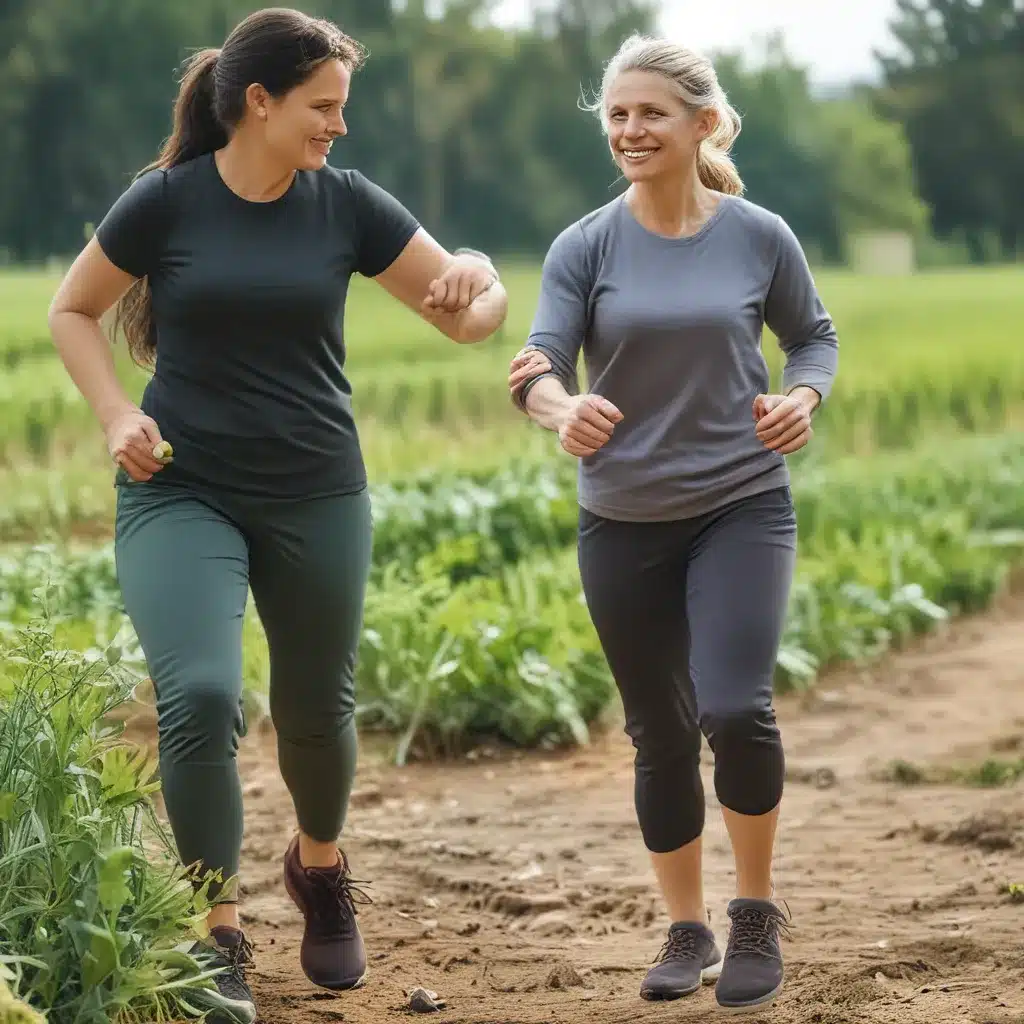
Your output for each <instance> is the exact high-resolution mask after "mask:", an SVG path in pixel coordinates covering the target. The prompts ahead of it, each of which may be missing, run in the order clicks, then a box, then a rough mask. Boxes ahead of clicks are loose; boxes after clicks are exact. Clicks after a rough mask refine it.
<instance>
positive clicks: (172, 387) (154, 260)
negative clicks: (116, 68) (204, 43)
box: [50, 9, 507, 1022]
mask: <svg viewBox="0 0 1024 1024" xmlns="http://www.w3.org/2000/svg"><path fill="white" fill-rule="evenodd" d="M362 59H363V52H362V50H361V48H360V47H359V45H358V44H357V43H355V42H354V41H353V40H351V39H350V38H348V37H347V36H345V35H344V34H342V32H341V31H340V30H339V29H338V28H336V27H335V26H334V25H331V24H330V23H328V22H325V21H321V20H317V19H313V18H311V17H308V16H307V15H304V14H301V13H299V12H297V11H291V10H283V9H271V10H264V11H259V12H257V13H255V14H253V15H250V16H249V17H248V18H246V19H245V21H243V22H242V23H241V24H240V25H239V26H238V27H237V28H236V29H235V30H234V31H233V32H232V33H231V35H230V36H229V37H228V39H227V41H226V42H225V44H224V47H223V48H222V49H221V50H206V51H203V52H201V53H199V54H197V55H196V56H195V57H194V58H193V59H192V60H191V62H190V64H189V66H188V69H187V73H186V74H185V76H184V79H183V81H182V84H181V91H180V95H179V97H178V100H177V103H176V107H175V112H174V131H173V134H172V136H171V138H170V139H169V140H168V141H167V143H166V144H165V146H164V148H163V151H162V153H161V155H160V158H159V160H158V161H157V162H156V163H155V164H153V165H152V166H151V167H149V168H147V169H146V170H145V171H144V172H143V173H142V174H141V175H140V176H139V177H138V178H137V179H136V180H135V181H134V182H133V184H132V185H131V186H130V187H129V188H128V189H127V191H126V192H125V193H124V194H123V195H122V196H121V197H120V198H119V199H118V200H117V202H116V203H115V204H114V205H113V207H112V208H111V209H110V211H109V212H108V214H107V215H106V217H105V218H104V220H103V221H102V223H101V224H100V225H99V227H98V229H97V231H96V234H95V237H94V238H93V239H92V240H91V241H90V242H89V243H88V245H87V246H86V247H85V249H84V250H83V252H82V253H81V254H80V255H79V257H78V258H77V259H76V261H75V263H74V265H73V266H72V267H71V269H70V270H69V272H68V274H67V277H66V278H65V279H64V281H63V283H62V284H61V286H60V289H59V291H58V292H57V295H56V296H55V298H54V300H53V304H52V307H51V312H50V326H51V330H52V333H53V336H54V340H55V342H56V346H57V348H58V350H59V352H60V356H61V358H62V359H63V361H64V364H65V366H66V367H67V370H68V372H69V374H70V375H71V377H72V378H73V380H74V382H75V384H76V385H77V386H78V388H79V390H80V391H81V393H82V395H83V396H84V397H85V399H86V400H87V402H88V403H89V405H90V406H91V408H92V409H93V411H94V413H95V414H96V416H97V418H98V419H99V421H100V423H101V424H102V427H103V430H104V433H105V435H106V439H107V444H108V447H109V451H110V454H111V456H112V458H113V459H114V461H115V462H116V463H117V465H118V467H119V469H118V471H117V481H118V485H119V486H118V501H117V516H116V531H115V533H116V556H117V570H118V578H119V582H120V586H121V589H122V593H123V597H124V602H125V606H126V609H127V612H128V615H129V616H130V618H131V621H132V623H133V625H134V627H135V630H136V632H137V634H138V636H139V639H140V642H141V644H142V647H143V650H144V652H145V655H146V659H147V663H148V666H149V671H150V675H151V677H152V679H153V683H154V687H155V690H156V694H157V701H158V712H159V721H160V725H159V751H160V767H161V774H162V779H163V791H164V797H165V801H166V807H167V813H168V817H169V819H170V822H171V826H172V829H173V832H174V835H175V840H176V843H177V846H178V850H179V853H180V856H181V858H182V861H183V863H185V864H187V865H195V866H196V867H197V868H198V869H199V873H200V874H205V873H206V872H208V871H214V872H219V873H220V879H221V883H223V884H222V885H221V886H219V887H216V888H214V890H213V895H214V897H215V899H216V900H217V901H218V902H217V904H216V906H215V907H214V908H213V912H212V913H211V915H210V919H209V923H210V926H211V936H212V940H211V942H212V950H211V953H212V955H213V956H214V958H215V960H216V962H218V963H219V964H220V965H221V966H222V967H224V968H225V970H224V971H223V972H222V973H221V975H220V976H219V977H218V979H217V984H218V986H219V992H220V997H219V1003H218V1005H217V1013H218V1014H219V1016H220V1017H225V1018H228V1019H235V1020H238V1021H243V1022H249V1021H252V1020H254V1019H255V1016H256V1010H255V1007H254V1004H253V999H252V994H251V991H250V988H249V986H248V982H247V980H246V972H245V968H246V967H247V966H248V965H249V964H250V963H251V960H252V958H251V947H250V945H249V943H248V942H247V940H246V938H245V936H244V935H243V933H242V931H241V929H240V926H239V918H238V908H237V903H236V898H237V890H236V888H235V884H234V882H235V879H236V877H237V872H238V862H239V853H240V847H241V840H242V824H243V816H242V800H241V790H240V786H239V778H238V772H237V768H236V761H235V752H236V746H237V737H238V735H239V734H240V732H241V731H242V729H243V723H242V722H241V720H240V713H239V700H240V694H241V685H242V677H241V639H242V621H243V615H244V610H245V605H246V599H247V595H248V590H249V589H250V587H251V589H252V592H253V596H254V599H255V602H256V607H257V609H258V611H259V613H260V617H261V620H262V622H263V625H264V627H265V630H266V635H267V640H268V644H269V651H270V665H271V683H270V686H271V693H270V702H271V708H272V713H273V720H274V725H275V727H276V731H277V737H278V751H279V762H280V767H281V772H282V775H283V778H284V780H285V782H286V783H287V785H288V788H289V790H290V792H291V795H292V798H293V801H294V805H295V810H296V815H297V819H298V834H297V835H296V836H295V838H294V839H293V841H292V843H291V845H290V846H289V848H288V850H287V853H286V854H285V857H284V876H285V884H286V886H287V889H288V891H289V893H290V894H291V896H292V898H293V899H294V900H295V902H296V904H297V906H298V907H299V909H300V910H301V912H302V914H303V915H304V917H305V921H306V926H305V933H304V936H303V941H302V949H301V963H302V967H303V969H304V971H305V973H306V975H307V976H308V978H309V979H310V980H311V981H312V982H314V983H315V984H317V985H320V986H322V987H324V988H328V989H332V990H342V989H348V988H352V987H354V986H356V985H359V984H360V983H361V982H362V980H363V978H364V976H365V971H366V955H365V951H364V948H363V941H362V938H361V936H360V933H359V929H358V927H357V925H356V921H355V907H354V903H353V897H352V882H351V879H350V875H349V864H348V860H347V858H346V857H345V856H344V854H340V855H339V849H338V846H337V840H338V837H339V835H340V834H341V830H342V826H343V824H344V821H345V814H346V808H347V804H348V798H349V793H350V789H351V785H352V778H353V773H354V769H355V763H356V729H355V723H354V719H353V712H354V706H355V699H354V693H353V667H354V662H355V656H356V650H357V641H358V634H359V630H360V626H361V618H362V607H363V593H364V588H365V583H366V578H367V572H368V566H369V559H370V543H371V522H370V505H369V498H368V494H367V487H366V484H367V481H366V473H365V468H364V464H363V459H362V456H361V452H360V445H359V440H358V436H357V431H356V427H355V424H354V422H353V418H352V406H351V389H350V387H349V382H348V380H347V378H346V375H345V373H344V353H345V349H344V343H343V336H342V323H343V313H344V306H345V298H346V292H347V288H348V283H349V279H350V277H351V276H352V274H353V273H359V274H362V275H364V276H366V277H370V278H373V279H374V280H376V281H377V282H379V283H380V284H381V285H382V286H383V287H384V288H385V289H386V290H387V291H388V292H390V293H391V295H393V296H395V297H396V298H397V299H399V300H400V301H402V302H403V303H405V304H406V305H407V306H409V307H410V308H412V309H414V310H416V311H418V312H420V313H421V314H422V315H423V316H424V317H425V318H426V319H428V320H429V321H430V322H431V323H433V324H434V325H435V326H436V327H437V328H438V329H439V330H440V331H442V332H443V333H444V334H446V335H447V336H449V337H450V338H452V339H453V340H454V341H456V342H460V343H472V342H478V341H481V340H483V339H484V338H487V337H488V336H490V335H491V334H492V333H493V332H494V331H495V330H496V329H497V328H498V327H499V326H500V325H501V323H502V321H503V320H504V317H505V312H506V306H507V299H506V295H505V292H504V290H503V288H502V287H501V285H500V283H499V282H498V280H497V275H496V273H495V271H494V269H493V267H492V265H491V264H490V261H489V260H488V259H487V258H486V257H483V256H481V255H480V254H477V253H473V252H471V251H466V252H460V253H457V254H456V255H455V256H452V255H450V254H449V253H448V252H446V251H445V250H444V249H443V248H442V247H441V246H439V245H438V244H437V243H436V242H435V241H434V240H433V239H432V238H430V236H429V235H427V234H426V232H425V231H423V230H422V228H420V226H419V225H418V223H417V221H416V220H415V219H414V218H413V217H412V215H411V214H410V213H409V212H408V211H407V210H406V209H405V208H404V207H403V206H402V205H401V204H400V203H399V202H398V201H396V200H395V199H394V198H392V196H390V195H389V194H388V193H386V192H385V191H383V190H382V189H381V188H379V187H377V186H376V185H374V184H372V183H371V182H370V181H368V180H367V179H366V178H365V177H363V176H362V175H361V174H359V173H357V172H355V171H342V170H337V169H335V168H333V167H331V166H329V165H328V164H327V154H328V152H329V151H330V148H331V145H332V143H333V142H334V140H335V139H337V138H339V137H340V136H342V135H344V134H345V131H346V128H345V122H344V114H343V112H344V107H345V103H346V100H347V99H348V94H349V86H350V81H351V77H352V74H353V72H354V71H355V70H356V69H357V67H358V66H359V65H360V63H361V61H362ZM115 303H116V305H117V321H118V322H119V324H120V326H121V328H122V329H123V333H124V334H125V336H126V338H127V341H128V345H129V348H130V351H131V353H132V356H133V357H134V358H135V359H136V361H138V362H140V363H143V364H155V372H154V374H153V376H152V378H151V380H150V381H149V383H148V385H147V387H146V390H145V394H144V397H143V399H142V402H141V408H140V407H136V406H135V405H134V404H133V403H132V402H131V401H130V400H129V399H128V397H127V396H126V395H125V393H124V391H123V390H122V388H121V386H120V384H119V383H118V379H117V377H116V375H115V372H114V362H113V358H112V355H111V351H110V348H109V345H108V342H107V340H106V338H105V337H104V334H103V332H102V330H101V328H100V325H99V319H100V317H101V316H102V315H103V313H104V312H105V311H106V310H107V309H108V308H109V307H111V306H113V305H115ZM157 357H158V358H157ZM164 441H166V442H169V443H170V445H171V446H172V452H173V455H172V456H171V457H170V458H166V457H161V451H162V449H161V448H160V447H159V446H160V445H161V443H162V442H164ZM229 881H230V882H231V883H232V884H231V886H230V887H229V886H228V884H227V883H228V882H229Z"/></svg>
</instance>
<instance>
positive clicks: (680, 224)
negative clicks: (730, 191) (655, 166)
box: [626, 168, 722, 238]
mask: <svg viewBox="0 0 1024 1024" xmlns="http://www.w3.org/2000/svg"><path fill="white" fill-rule="evenodd" d="M721 198H722V197H721V196H720V195H719V194H718V193H717V192H712V191H711V189H709V188H707V187H706V186H705V185H703V184H702V183H701V181H700V179H699V178H698V177H697V172H696V168H694V169H693V170H692V171H691V172H690V173H688V174H687V175H685V176H684V177H683V178H679V177H677V176H672V177H664V178H655V179H653V180H651V181H639V182H634V183H633V184H632V185H630V187H629V189H628V190H627V192H626V202H627V203H628V204H629V208H630V210H631V211H632V213H633V216H634V217H636V219H637V220H638V221H639V222H640V223H641V224H642V225H643V226H644V227H645V228H647V230H648V231H652V232H654V234H657V235H665V236H667V237H669V238H685V237H687V236H688V235H693V234H696V233H697V232H698V231H699V230H700V229H701V228H702V227H703V226H704V225H705V224H706V223H707V221H708V220H709V219H710V218H711V215H712V214H713V213H714V212H715V210H716V209H717V208H718V204H719V202H720V201H721Z"/></svg>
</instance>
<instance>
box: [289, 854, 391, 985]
mask: <svg viewBox="0 0 1024 1024" xmlns="http://www.w3.org/2000/svg"><path fill="white" fill-rule="evenodd" d="M339 852H340V851H339ZM357 885H365V883H363V882H361V883H354V882H353V881H352V879H351V878H350V877H349V868H348V858H347V857H346V856H345V854H344V853H341V863H340V864H339V865H338V866H337V867H335V868H305V867H303V866H302V862H301V861H300V860H299V837H298V836H296V837H295V838H294V839H293V840H292V842H291V845H290V846H289V847H288V852H287V853H286V854H285V858H284V886H285V888H286V889H287V890H288V895H289V896H291V898H292V899H293V900H294V901H295V905H296V906H297V907H298V908H299V910H300V911H302V916H303V917H304V918H305V919H306V930H305V932H304V933H303V936H302V953H301V957H300V960H301V963H302V969H303V971H304V972H305V974H306V977H307V978H309V980H310V981H311V982H313V984H314V985H319V986H320V987H321V988H326V989H331V990H332V991H334V992H341V991H344V990H345V989H350V988H358V987H359V986H360V985H362V984H363V982H364V981H365V980H366V950H365V948H364V947H363V937H362V935H360V934H359V926H358V925H357V924H356V907H355V902H356V901H355V897H356V896H358V897H360V902H361V903H370V902H371V900H370V898H369V896H367V895H366V893H364V892H362V891H361V890H360V889H358V888H356V886H357Z"/></svg>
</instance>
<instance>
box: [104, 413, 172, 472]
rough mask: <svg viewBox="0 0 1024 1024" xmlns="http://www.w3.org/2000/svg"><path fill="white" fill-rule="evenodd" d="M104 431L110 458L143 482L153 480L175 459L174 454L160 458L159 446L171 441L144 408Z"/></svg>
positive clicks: (127, 415) (114, 422)
mask: <svg viewBox="0 0 1024 1024" xmlns="http://www.w3.org/2000/svg"><path fill="white" fill-rule="evenodd" d="M104 432H105V433H106V435H107V449H108V450H109V452H110V457H111V458H112V459H113V460H114V462H116V463H117V464H118V465H119V466H121V467H122V468H123V469H124V470H125V472H126V473H127V474H128V475H129V476H130V477H131V478H132V479H133V480H135V481H137V482H139V483H142V482H144V481H146V480H151V479H152V478H153V476H154V474H156V473H159V472H160V470H161V469H163V468H164V466H166V465H167V464H168V463H169V462H170V461H171V456H170V454H168V455H166V456H164V457H160V451H159V450H158V449H157V446H158V445H166V444H167V442H166V441H164V439H163V438H162V437H161V436H160V428H159V427H158V426H157V425H156V422H155V421H154V420H152V419H150V417H149V416H147V415H146V414H145V413H144V412H142V411H141V410H140V409H132V410H130V411H128V412H126V413H122V414H121V415H120V416H118V417H117V419H115V420H112V421H111V422H110V424H109V425H108V426H107V428H106V430H105V431H104ZM167 447H168V448H170V446H169V445H167Z"/></svg>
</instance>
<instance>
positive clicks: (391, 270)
mask: <svg viewBox="0 0 1024 1024" xmlns="http://www.w3.org/2000/svg"><path fill="white" fill-rule="evenodd" d="M374 280H375V281H376V282H377V283H378V284H380V285H381V287H382V288H384V289H385V290H386V291H387V292H389V293H390V294H391V295H393V296H394V297H395V298H396V299H398V300H399V301H400V302H402V303H403V304H404V305H405V306H407V307H408V308H409V309H411V310H412V311H413V312H414V313H418V314H419V315H420V316H422V317H423V318H424V319H425V320H426V321H427V322H428V323H431V324H433V325H434V326H435V327H436V328H437V329H438V330H439V331H440V332H441V333H442V334H445V335H447V336H448V337H449V338H451V339H452V341H455V342H458V343H459V344H462V345H471V344H475V343H476V342H479V341H483V340H485V339H486V338H489V337H490V336H491V335H492V334H493V333H494V332H495V331H496V330H497V329H498V328H499V327H500V326H501V325H502V324H503V323H504V322H505V317H506V315H507V313H508V296H507V294H506V293H505V289H504V287H503V286H502V284H501V282H500V281H499V280H498V275H497V272H496V271H495V270H494V268H493V266H492V265H491V264H490V263H489V262H487V261H485V260H484V259H481V258H480V257H477V256H470V255H457V256H453V255H452V254H451V253H449V252H448V251H447V250H446V249H445V248H444V247H443V246H441V245H440V244H438V243H437V242H436V241H434V239H433V238H431V236H430V235H429V234H428V233H427V232H426V231H424V230H423V229H422V228H420V229H419V230H418V231H417V232H416V234H414V235H413V236H412V238H411V239H410V240H409V242H408V244H407V245H406V247H405V248H404V249H403V250H402V252H401V254H400V255H399V256H398V258H397V259H396V260H395V261H394V263H392V264H391V266H389V267H388V268H387V270H385V271H384V272H383V273H382V274H378V275H377V276H376V277H375V278H374Z"/></svg>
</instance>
